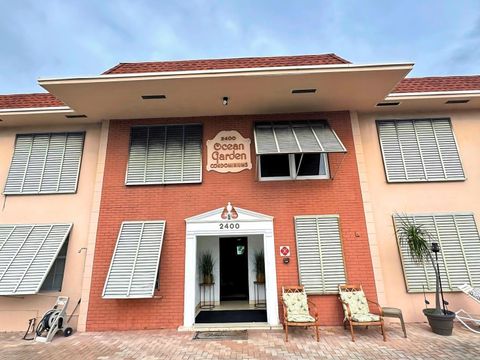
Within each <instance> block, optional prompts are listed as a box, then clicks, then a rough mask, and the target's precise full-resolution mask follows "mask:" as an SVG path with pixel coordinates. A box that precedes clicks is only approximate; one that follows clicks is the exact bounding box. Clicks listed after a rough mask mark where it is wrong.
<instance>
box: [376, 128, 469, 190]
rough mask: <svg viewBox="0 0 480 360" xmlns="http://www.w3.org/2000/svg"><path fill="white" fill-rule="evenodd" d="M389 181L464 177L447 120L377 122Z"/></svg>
mask: <svg viewBox="0 0 480 360" xmlns="http://www.w3.org/2000/svg"><path fill="white" fill-rule="evenodd" d="M377 127H378V134H379V139H380V146H381V149H382V154H383V162H384V166H385V171H386V176H387V181H388V182H409V181H446V180H465V174H464V172H463V168H462V163H461V161H460V156H459V154H458V148H457V143H456V140H455V136H454V134H453V130H452V124H451V122H450V119H415V120H380V121H377Z"/></svg>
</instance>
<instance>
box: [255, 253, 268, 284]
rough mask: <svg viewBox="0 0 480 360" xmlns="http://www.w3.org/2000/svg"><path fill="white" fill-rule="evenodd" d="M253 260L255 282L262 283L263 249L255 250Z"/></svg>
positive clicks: (263, 274)
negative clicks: (255, 275)
mask: <svg viewBox="0 0 480 360" xmlns="http://www.w3.org/2000/svg"><path fill="white" fill-rule="evenodd" d="M253 260H254V267H255V273H256V274H257V282H259V283H263V282H265V256H264V253H263V250H259V251H256V252H255V254H254V258H253Z"/></svg>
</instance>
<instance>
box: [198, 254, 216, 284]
mask: <svg viewBox="0 0 480 360" xmlns="http://www.w3.org/2000/svg"><path fill="white" fill-rule="evenodd" d="M214 266H215V260H214V259H213V256H212V254H211V253H210V252H204V253H203V254H202V255H201V256H200V263H199V268H200V273H201V274H202V277H203V282H204V283H205V284H211V283H213V267H214Z"/></svg>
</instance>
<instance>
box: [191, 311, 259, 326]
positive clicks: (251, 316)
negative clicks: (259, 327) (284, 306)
mask: <svg viewBox="0 0 480 360" xmlns="http://www.w3.org/2000/svg"><path fill="white" fill-rule="evenodd" d="M195 322H196V323H202V324H205V323H207V324H208V323H209V324H211V323H232V322H267V311H266V310H217V311H215V310H209V311H200V313H199V314H198V315H197V317H196V318H195Z"/></svg>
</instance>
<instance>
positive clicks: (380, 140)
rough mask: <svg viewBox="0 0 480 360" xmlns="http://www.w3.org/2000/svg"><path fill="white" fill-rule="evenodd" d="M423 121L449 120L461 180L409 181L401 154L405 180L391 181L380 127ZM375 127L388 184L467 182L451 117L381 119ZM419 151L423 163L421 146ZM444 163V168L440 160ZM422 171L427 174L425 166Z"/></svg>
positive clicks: (376, 121)
mask: <svg viewBox="0 0 480 360" xmlns="http://www.w3.org/2000/svg"><path fill="white" fill-rule="evenodd" d="M422 120H430V121H431V122H432V123H433V122H434V121H435V120H448V121H449V123H450V129H451V131H452V137H453V141H454V143H455V148H456V151H457V155H458V158H459V161H460V166H461V168H462V172H463V177H461V178H447V177H445V178H443V179H428V177H427V176H426V175H425V178H424V179H407V177H408V175H407V170H406V163H405V159H404V157H403V154H401V157H402V165H403V167H404V171H405V177H406V178H405V179H400V180H395V179H390V176H389V171H388V168H387V162H386V160H385V150H384V147H383V145H382V139H381V137H380V125H381V123H382V122H394V123H397V122H401V121H411V122H412V123H414V122H415V121H422ZM375 126H376V129H377V139H378V144H379V147H380V152H381V154H382V163H383V169H384V173H385V180H386V181H387V183H392V184H398V183H400V184H401V183H425V182H455V181H465V180H467V176H466V174H465V167H464V166H463V162H462V157H461V155H460V148H459V146H458V141H457V138H456V136H455V131H454V129H453V122H452V119H451V117H449V116H445V117H423V118H421V117H419V118H412V117H405V118H401V117H400V118H397V117H395V118H380V119H376V120H375ZM418 141H419V140H418V138H417V143H418ZM398 144H399V146H400V141H398ZM418 149H419V151H420V157H421V158H422V163H423V155H422V152H421V148H420V144H418ZM437 151H438V152H439V154H440V148H439V144H438V142H437ZM440 158H441V155H440ZM440 161H441V162H442V166H443V159H442V158H441V160H440ZM422 170H423V173H424V174H426V171H427V170H426V167H425V165H424V164H423V166H422Z"/></svg>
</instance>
